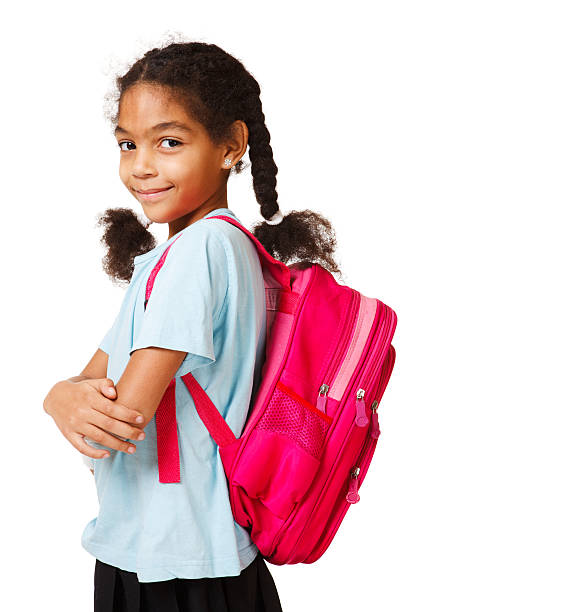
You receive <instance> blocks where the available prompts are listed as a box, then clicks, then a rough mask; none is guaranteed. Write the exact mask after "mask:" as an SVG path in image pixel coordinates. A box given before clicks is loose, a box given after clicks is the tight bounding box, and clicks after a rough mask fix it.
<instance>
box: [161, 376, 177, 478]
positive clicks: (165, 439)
mask: <svg viewBox="0 0 582 612" xmlns="http://www.w3.org/2000/svg"><path fill="white" fill-rule="evenodd" d="M156 433H157V441H158V475H159V480H160V482H180V451H179V448H178V425H177V423H176V379H175V378H172V380H171V381H170V384H169V385H168V388H167V389H166V391H165V392H164V397H162V401H161V402H160V405H159V406H158V409H157V410H156Z"/></svg>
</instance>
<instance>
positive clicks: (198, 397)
mask: <svg viewBox="0 0 582 612" xmlns="http://www.w3.org/2000/svg"><path fill="white" fill-rule="evenodd" d="M206 218H207V219H222V220H224V221H228V222H229V223H231V224H232V225H235V226H236V227H238V228H239V229H240V230H241V231H243V232H244V233H245V234H246V235H247V236H248V237H249V238H250V239H251V240H252V241H253V243H254V245H255V247H256V249H257V253H258V255H259V260H260V263H261V269H262V273H263V280H264V284H265V291H266V301H267V309H271V310H277V309H279V310H283V311H284V312H293V311H294V309H295V306H296V299H294V298H295V296H294V295H293V294H292V293H291V272H290V270H289V268H288V267H287V266H286V265H285V264H284V263H283V262H282V261H279V260H278V259H275V258H274V257H273V256H272V255H271V254H270V253H269V252H268V251H267V250H266V249H265V247H264V246H263V245H262V244H261V242H260V241H259V240H258V239H257V238H256V237H255V236H254V235H253V234H252V233H251V232H250V231H249V230H248V229H247V228H246V227H244V226H243V225H241V224H240V223H239V222H238V221H236V220H235V219H233V218H232V217H228V216H226V215H215V216H213V217H206ZM181 235H182V234H180V236H181ZM180 236H178V238H180ZM178 238H176V240H177V239H178ZM176 240H174V241H173V242H171V243H170V244H169V245H168V247H167V248H166V250H165V251H164V253H163V254H162V256H161V257H160V259H159V261H158V262H157V263H156V265H155V266H154V268H153V270H152V271H151V273H150V276H149V278H148V281H147V283H146V295H145V300H144V310H145V309H146V308H147V303H148V300H149V298H150V295H151V292H152V289H153V286H154V282H155V279H156V276H157V274H158V272H159V270H160V268H161V267H162V266H163V265H164V262H165V261H166V256H167V254H168V251H169V250H170V247H171V246H172V245H173V244H174V242H176ZM271 302H272V303H271ZM180 378H181V380H182V382H183V383H184V384H185V385H186V387H187V389H188V391H189V393H190V395H191V396H192V399H193V401H194V406H195V408H196V411H197V412H198V416H199V417H200V419H201V420H202V422H203V423H204V425H205V426H206V428H207V429H208V432H209V433H210V436H211V437H212V439H213V440H214V441H215V442H216V444H217V445H218V446H219V447H224V446H227V445H228V444H230V443H231V442H234V441H235V440H236V437H235V435H234V434H233V433H232V430H231V429H230V427H229V426H228V424H227V423H226V421H225V420H224V417H223V416H222V415H221V414H220V412H219V410H218V409H217V408H216V406H215V405H214V403H213V402H212V400H211V399H210V398H209V397H208V394H207V393H206V392H205V391H204V389H203V388H202V387H201V386H200V384H199V383H198V381H197V380H196V379H195V378H194V376H192V373H191V372H188V373H186V374H184V375H183V376H181V377H180ZM155 419H156V436H157V448H158V478H159V481H160V482H162V483H172V482H180V453H179V445H178V426H177V422H176V378H175V377H174V378H172V380H171V381H170V384H169V385H168V387H167V388H166V391H165V392H164V396H163V397H162V400H161V401H160V404H159V406H158V408H157V410H156V414H155Z"/></svg>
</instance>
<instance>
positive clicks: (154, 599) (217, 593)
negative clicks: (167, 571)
mask: <svg viewBox="0 0 582 612" xmlns="http://www.w3.org/2000/svg"><path fill="white" fill-rule="evenodd" d="M94 601H95V610H94V612H282V608H281V602H280V601H279V595H278V593H277V588H276V587H275V581H274V580H273V576H271V573H270V572H269V569H268V568H267V564H266V563H265V560H264V558H263V557H262V555H261V553H260V552H259V553H257V556H256V558H255V559H254V561H253V562H252V563H251V564H250V565H249V566H247V567H245V569H244V570H242V572H241V573H240V575H238V576H224V577H221V578H173V579H172V580H163V581H161V582H139V581H138V579H137V574H136V573H135V572H127V571H125V570H122V569H119V568H118V567H114V566H112V565H108V564H107V563H103V562H102V561H99V559H96V560H95V599H94Z"/></svg>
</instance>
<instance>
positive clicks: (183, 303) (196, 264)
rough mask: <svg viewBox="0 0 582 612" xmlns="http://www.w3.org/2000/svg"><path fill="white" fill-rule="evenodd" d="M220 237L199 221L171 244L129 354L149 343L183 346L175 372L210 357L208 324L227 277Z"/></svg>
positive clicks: (201, 363)
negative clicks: (181, 358)
mask: <svg viewBox="0 0 582 612" xmlns="http://www.w3.org/2000/svg"><path fill="white" fill-rule="evenodd" d="M197 223H198V222H197ZM224 240H225V239H224V238H223V236H222V235H221V233H220V232H219V231H218V230H217V228H216V227H208V224H204V223H203V222H200V223H199V226H197V227H195V228H189V230H188V231H187V232H185V233H184V234H182V235H180V236H179V237H178V238H177V239H176V240H175V241H174V243H172V246H171V247H170V250H169V251H168V254H167V256H166V260H165V262H164V265H163V266H162V267H161V268H160V270H159V271H158V274H157V276H156V278H155V281H154V285H153V289H152V292H151V294H150V297H149V300H148V303H147V308H146V309H145V312H144V316H143V319H142V324H141V326H140V329H139V331H138V333H137V335H136V337H135V339H134V341H133V344H132V346H131V350H130V354H131V353H133V351H135V350H137V349H140V348H147V347H152V346H157V347H160V348H167V349H172V350H175V351H185V352H186V353H187V355H186V357H185V358H184V360H183V361H182V363H181V365H180V367H179V368H178V371H177V372H176V377H178V376H182V375H183V374H186V373H187V372H191V371H192V370H194V369H196V368H200V367H203V366H206V365H209V364H211V363H213V362H214V361H215V354H214V329H215V325H216V324H217V323H218V321H219V320H220V316H221V314H222V310H223V307H224V303H225V300H226V294H227V291H228V279H229V258H228V254H227V250H226V248H225V245H224V242H223V241H224Z"/></svg>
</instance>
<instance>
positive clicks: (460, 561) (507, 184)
mask: <svg viewBox="0 0 582 612" xmlns="http://www.w3.org/2000/svg"><path fill="white" fill-rule="evenodd" d="M579 6H580V5H579V4H578V3H576V2H561V1H557V0H554V1H553V2H549V1H546V2H541V1H540V2H535V1H534V2H532V1H529V2H525V1H524V2H517V1H514V0H503V1H491V0H489V1H487V2H470V1H467V0H465V1H457V2H452V1H443V2H427V1H424V2H421V1H414V0H408V1H407V2H357V3H353V2H350V3H347V2H346V3H342V2H322V1H319V2H308V3H303V2H297V1H295V2H293V3H280V2H270V3H266V2H265V3H263V2H244V3H240V2H236V3H235V2H225V1H221V2H213V3H204V4H202V3H197V2H193V1H189V2H163V3H160V2H149V1H146V0H142V1H140V2H128V1H125V2H121V3H119V2H115V3H114V2H111V1H107V2H106V1H101V2H98V3H91V4H88V3H72V2H71V3H64V2H60V3H59V2H48V3H41V2H36V3H32V4H31V3H21V4H18V5H14V4H13V5H12V6H11V8H10V11H11V13H10V15H9V14H7V13H5V14H4V18H3V21H2V25H1V26H0V27H1V32H0V33H1V36H0V45H1V49H0V51H1V52H0V57H1V58H2V81H3V86H2V90H3V95H2V97H1V99H0V104H1V113H2V126H3V130H4V138H3V142H4V144H3V147H2V148H3V156H2V197H1V202H2V225H3V230H4V231H3V238H4V265H3V273H2V277H3V283H4V289H3V300H2V302H3V306H4V315H3V317H2V343H3V348H4V351H3V353H4V356H3V367H2V374H3V376H2V386H3V390H4V398H5V399H4V402H3V407H4V418H3V421H2V423H3V426H4V427H3V433H4V435H3V444H2V456H1V460H2V470H3V483H2V485H3V490H4V493H5V494H6V495H5V496H4V502H3V504H2V506H1V510H0V512H1V513H2V515H1V521H2V527H3V529H2V558H3V569H2V578H3V580H2V582H3V587H2V589H1V592H0V599H1V600H2V601H1V607H2V609H5V610H26V611H28V610H36V609H41V608H42V609H49V610H59V611H65V610H66V611H69V610H71V611H80V610H82V611H84V610H87V611H89V610H92V609H93V608H92V605H93V569H94V563H95V559H94V558H93V557H91V556H90V555H89V554H88V553H87V552H86V551H85V550H84V549H83V548H82V547H81V544H80V538H81V533H82V530H83V528H84V527H85V525H86V524H87V522H89V521H90V520H91V519H92V518H93V517H94V516H96V514H97V509H98V502H97V497H96V493H95V485H94V482H93V478H92V476H91V474H90V472H89V471H88V469H87V468H86V467H85V466H84V465H83V463H82V461H81V455H80V454H79V453H78V452H77V451H76V450H75V449H74V448H73V447H72V446H71V445H70V444H69V443H68V442H67V441H66V440H65V438H64V437H63V436H62V435H61V434H60V432H59V431H58V429H57V428H56V426H55V425H54V422H53V421H52V419H51V418H50V417H49V416H48V415H47V414H45V413H44V411H43V408H42V402H43V399H44V397H45V395H46V393H47V392H48V391H49V389H50V387H51V386H52V385H53V384H54V383H55V382H57V381H58V380H62V379H63V378H68V377H70V376H74V375H77V374H79V372H80V371H81V370H82V369H83V367H84V366H85V365H86V363H87V361H88V360H89V358H90V357H91V356H92V354H93V352H94V351H95V349H96V348H97V344H98V342H99V341H100V339H101V338H102V336H103V334H104V333H105V331H106V330H107V329H108V328H109V326H110V325H111V323H112V321H113V318H114V316H115V314H116V313H117V310H118V308H119V304H120V301H121V299H122V296H123V289H122V288H119V287H115V286H113V285H112V283H111V281H110V280H109V279H108V278H107V276H106V275H105V273H104V272H103V271H102V269H101V258H102V257H103V255H104V249H103V247H102V246H101V245H100V244H99V238H100V230H99V229H98V228H97V227H96V226H95V219H96V216H97V214H98V213H100V212H103V211H104V210H105V208H106V207H110V206H134V207H135V210H136V212H138V213H141V207H139V204H138V203H137V202H136V201H135V200H134V199H133V198H132V197H131V196H130V195H129V193H127V191H126V190H125V188H124V187H123V185H122V184H121V181H120V180H119V177H118V175H117V160H118V155H119V153H118V149H117V145H116V142H115V140H114V138H113V136H112V135H111V133H110V128H109V126H108V124H107V123H106V121H105V119H104V116H103V100H104V96H105V94H106V92H107V91H108V90H109V89H110V87H111V85H112V82H113V78H114V73H115V71H116V70H117V68H118V66H121V65H124V64H126V63H127V64H128V63H129V62H131V61H133V60H134V59H136V58H137V57H138V56H140V55H141V54H142V53H143V52H144V51H145V50H147V49H148V48H150V47H151V46H156V45H159V44H163V43H164V40H165V39H166V34H167V33H168V32H174V33H181V34H182V35H183V36H184V37H185V38H187V39H189V40H201V41H204V42H213V43H216V44H218V45H220V46H222V47H223V48H225V49H226V50H227V51H229V52H230V53H232V54H233V55H235V56H236V57H238V58H239V59H241V60H242V61H243V63H244V64H245V66H246V67H247V69H248V70H250V71H251V72H252V73H253V74H254V76H255V77H256V78H257V80H258V81H259V83H260V85H261V88H262V94H261V98H262V102H263V109H264V112H265V116H266V123H267V127H268V129H269V131H270V133H271V136H272V140H271V145H272V147H273V151H274V158H275V162H276V164H277V166H278V167H279V173H278V175H277V180H278V182H277V191H278V193H279V203H280V206H281V209H282V211H283V212H286V211H289V210H292V209H303V208H311V209H313V210H317V211H318V212H321V213H322V214H324V215H325V216H327V217H328V218H329V219H330V220H331V222H332V223H333V225H334V228H335V229H336V235H337V240H338V251H337V255H338V259H339V261H340V265H341V267H342V269H343V271H344V274H345V276H344V282H345V283H346V284H348V285H350V286H352V287H353V288H355V289H357V290H359V291H360V292H362V293H363V294H364V295H367V296H370V297H377V298H379V299H381V300H382V301H384V302H385V303H387V304H388V305H390V306H391V307H392V308H393V309H394V310H395V311H396V313H397V315H398V327H397V330H396V335H395V337H394V345H395V347H396V351H397V357H396V366H395V369H394V372H393V375H392V379H391V381H390V384H389V386H388V389H387V391H386V394H385V396H384V398H383V402H382V403H381V406H380V410H379V416H380V425H381V429H382V435H381V437H380V440H379V443H378V447H377V451H376V454H375V456H374V460H373V462H372V464H371V467H370V471H369V474H368V475H367V477H366V480H365V482H364V484H363V486H362V489H361V491H360V494H361V501H360V503H359V504H357V505H355V506H353V507H352V508H351V509H350V510H349V512H348V514H347V515H346V518H345V519H344V522H343V523H342V526H341V527H340V530H339V532H338V534H337V535H336V537H335V539H334V541H333V542H332V545H331V546H330V548H329V549H328V551H327V552H326V553H325V554H324V556H323V557H322V558H321V559H320V560H318V561H317V562H316V563H315V564H312V565H309V564H299V565H288V566H274V565H269V569H270V571H271V573H272V574H273V576H274V578H275V582H276V584H277V588H278V590H279V594H280V597H281V601H282V604H283V608H284V610H285V612H295V611H308V612H309V611H319V610H321V609H322V608H324V607H325V608H326V609H329V610H342V611H343V610H346V611H348V610H354V609H361V610H381V611H384V610H386V611H390V612H412V611H415V612H416V611H419V612H427V611H433V610H443V611H446V612H453V611H459V612H460V611H462V612H466V611H471V612H474V611H481V610H483V611H490V610H496V611H497V610H499V611H501V610H503V611H511V612H515V611H518V610H524V611H525V610H527V611H528V612H533V611H538V610H539V611H541V610H544V611H545V610H548V611H549V610H551V611H554V610H560V611H561V612H569V611H580V609H581V607H582V593H581V590H580V573H581V571H582V562H581V544H582V537H581V536H582V529H581V524H582V519H581V517H582V496H581V493H580V476H581V473H580V466H581V452H580V449H581V444H580V426H581V422H582V419H581V416H580V406H581V402H580V390H579V382H580V366H581V359H580V339H581V333H580V332H581V325H580V320H581V306H582V304H581V299H580V298H581V295H580V273H579V264H580V255H581V253H580V237H579V236H580V229H581V227H580V219H579V215H578V212H579V208H580V195H581V193H580V192H581V176H580V167H581V161H582V160H581V135H582V134H581V117H582V99H581V98H582V95H581V94H582V87H581V81H580V73H581V61H580V60H581V57H582V56H581V52H582V43H581V37H580V31H581V26H582V24H581V19H580V14H579V12H578V9H579ZM245 161H248V154H247V155H246V156H245ZM229 206H230V208H232V209H233V210H234V211H235V213H236V214H237V215H238V216H239V217H240V218H241V220H242V221H243V223H245V225H247V226H249V225H250V224H252V223H254V222H256V221H259V220H260V219H261V217H260V214H259V207H258V204H257V203H256V201H255V200H254V194H253V191H252V184H251V175H250V169H247V170H246V171H245V173H244V174H242V175H240V176H232V177H231V180H230V183H229ZM151 229H153V231H154V233H155V234H156V236H157V237H158V239H159V240H165V239H166V238H167V229H166V227H165V226H152V228H151Z"/></svg>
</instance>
